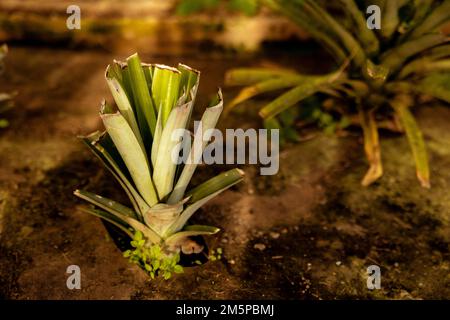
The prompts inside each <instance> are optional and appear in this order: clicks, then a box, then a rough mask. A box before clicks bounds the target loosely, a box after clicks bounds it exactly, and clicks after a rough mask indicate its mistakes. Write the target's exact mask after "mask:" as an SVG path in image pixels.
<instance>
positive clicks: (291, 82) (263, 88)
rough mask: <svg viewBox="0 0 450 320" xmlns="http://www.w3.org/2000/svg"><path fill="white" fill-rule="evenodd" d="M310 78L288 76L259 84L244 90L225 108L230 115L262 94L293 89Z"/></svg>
mask: <svg viewBox="0 0 450 320" xmlns="http://www.w3.org/2000/svg"><path fill="white" fill-rule="evenodd" d="M307 79H308V77H304V76H301V75H286V76H281V77H277V78H274V79H269V80H265V81H262V82H259V83H257V84H255V85H252V86H250V87H246V88H244V89H242V90H241V91H240V92H239V94H238V95H237V96H236V97H235V98H234V99H233V100H232V101H231V102H230V103H229V104H228V106H227V107H226V108H225V113H228V112H229V111H230V110H231V109H233V108H234V107H235V106H236V105H238V104H240V103H242V102H244V101H246V100H248V99H250V98H252V97H254V96H256V95H259V94H262V93H266V92H271V91H276V90H280V89H286V88H291V87H294V86H296V85H299V84H300V83H301V82H303V81H305V80H307Z"/></svg>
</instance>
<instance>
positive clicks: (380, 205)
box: [0, 47, 450, 299]
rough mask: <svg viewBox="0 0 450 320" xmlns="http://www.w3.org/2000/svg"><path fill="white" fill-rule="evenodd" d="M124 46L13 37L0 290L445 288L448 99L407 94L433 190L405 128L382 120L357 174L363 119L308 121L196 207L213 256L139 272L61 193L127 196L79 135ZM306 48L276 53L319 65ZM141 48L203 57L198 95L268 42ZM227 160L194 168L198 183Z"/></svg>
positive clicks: (2, 154)
mask: <svg viewBox="0 0 450 320" xmlns="http://www.w3.org/2000/svg"><path fill="white" fill-rule="evenodd" d="M130 53H132V52H125V53H124V52H122V53H116V54H113V53H108V52H96V51H77V52H72V51H68V50H60V49H48V48H39V47H13V48H11V55H10V56H9V57H8V59H7V70H6V73H5V75H4V77H2V79H1V80H0V88H2V91H13V90H17V91H18V95H17V98H16V107H15V109H13V110H11V111H10V112H9V113H8V114H6V117H8V119H9V121H10V123H11V125H10V127H9V128H7V129H5V130H2V131H1V132H0V297H1V298H5V299H181V298H185V299H227V298H228V299H244V298H247V299H260V298H263V299H265V298H283V299H344V298H357V299H373V298H376V299H378V298H381V299H384V298H395V299H410V298H413V299H449V298H450V263H449V262H450V260H449V257H450V226H449V218H450V193H449V192H448V191H449V185H450V171H449V170H448V168H449V165H450V144H449V141H450V131H449V130H448V123H449V121H450V110H449V109H448V108H447V107H444V106H440V105H429V106H427V107H424V108H421V109H420V110H416V111H417V114H418V119H419V124H420V126H421V127H422V129H423V130H424V134H425V137H426V140H427V142H428V147H429V152H430V158H431V167H432V188H431V189H430V190H426V189H423V188H421V187H420V186H419V184H418V182H417V181H416V179H415V176H414V166H413V162H412V160H411V155H410V151H409V149H408V145H407V143H406V140H405V138H404V137H403V136H396V135H391V134H390V135H388V134H384V135H383V137H382V154H383V160H384V165H385V175H384V177H383V178H382V179H381V180H380V181H379V182H378V183H376V184H375V185H373V186H371V187H369V188H362V187H360V184H359V180H360V178H361V177H362V176H363V174H364V172H365V170H366V163H365V160H364V157H363V151H362V145H361V141H360V138H359V135H356V134H349V135H347V136H346V137H336V136H327V135H324V134H322V133H320V132H317V133H315V137H314V138H313V139H310V140H307V141H305V142H302V143H299V144H293V145H287V146H285V148H284V149H283V151H282V153H281V156H280V172H279V174H278V175H276V176H269V177H267V176H266V177H264V176H259V175H258V174H257V173H258V171H257V169H258V168H256V167H252V166H245V167H243V169H244V170H245V171H246V179H245V181H244V182H243V183H241V184H240V185H238V186H236V187H234V188H233V189H232V190H230V191H227V192H225V193H224V194H223V195H221V196H220V197H218V198H216V199H215V200H213V201H211V202H210V203H208V204H207V205H206V206H205V207H204V208H203V209H201V210H200V211H199V212H198V213H196V215H195V218H194V219H195V221H196V222H201V223H208V224H211V225H216V226H219V227H221V228H222V230H223V231H222V232H221V233H220V234H219V235H218V236H216V237H214V238H211V239H208V241H209V246H210V247H212V248H216V247H221V248H223V249H224V258H223V259H222V260H221V261H219V262H209V263H207V264H206V265H204V266H202V267H195V268H186V271H185V273H184V274H181V275H177V276H175V277H174V278H172V279H170V280H169V281H162V280H154V281H150V280H149V279H148V278H147V277H146V275H145V274H144V273H143V272H142V271H141V270H140V269H139V268H138V267H137V266H134V265H131V264H129V263H128V262H127V261H126V260H125V259H124V258H123V257H122V255H121V253H120V251H119V250H118V249H117V248H116V246H115V245H114V243H113V242H112V240H111V238H110V237H109V235H108V233H107V232H106V229H105V228H104V226H103V224H102V223H101V221H100V220H99V219H97V218H94V217H92V216H89V215H87V214H85V213H83V212H81V211H80V210H79V207H80V206H81V205H83V203H82V202H81V201H79V200H78V199H76V198H75V197H74V196H73V195H72V192H73V190H74V189H76V188H83V189H87V190H90V191H93V192H96V193H99V194H102V195H105V196H111V197H114V198H118V199H120V200H121V199H123V198H124V195H123V194H122V192H121V190H120V188H119V186H118V185H117V184H116V183H115V182H113V179H112V177H111V176H110V175H109V174H108V173H107V172H106V171H105V170H104V169H102V167H101V166H100V164H99V163H98V162H97V161H96V159H94V157H93V156H92V155H91V154H90V152H89V151H88V150H86V149H85V148H84V147H83V146H82V145H81V143H80V142H79V141H78V140H77V139H76V136H77V135H78V134H85V133H88V132H91V131H93V130H95V129H97V128H100V127H101V125H100V122H99V119H98V113H97V111H98V105H99V102H100V101H101V99H102V98H103V97H108V98H109V97H110V95H109V93H108V91H107V87H106V84H105V82H104V80H103V71H104V68H105V66H106V65H107V64H108V63H109V62H110V61H112V59H114V58H119V59H120V58H122V59H123V58H124V57H126V56H127V55H128V54H130ZM315 55H316V54H315V53H309V54H308V53H305V54H304V56H302V57H296V60H294V58H292V57H291V58H289V57H278V58H280V59H281V61H283V64H286V65H288V66H289V65H293V63H294V62H295V61H303V62H304V63H303V64H304V65H305V66H307V69H308V71H314V70H316V68H317V67H318V65H319V64H321V63H322V62H323V59H321V58H316V59H315V58H314V57H313V56H315ZM142 58H143V60H144V61H148V62H159V63H167V64H175V63H177V62H178V61H181V62H183V63H186V64H189V65H191V66H193V67H195V68H198V69H200V70H201V71H202V81H201V88H200V93H199V95H200V99H199V101H198V102H199V105H198V106H199V107H200V105H205V103H207V101H208V99H209V97H210V96H211V95H213V94H214V91H215V90H216V87H217V86H218V85H222V82H223V75H224V72H225V70H226V69H228V68H229V67H231V66H236V65H249V64H254V65H261V64H268V62H267V60H266V58H265V57H256V58H253V57H244V58H237V57H236V56H227V55H218V54H216V53H214V52H210V53H203V54H192V55H188V56H181V57H176V58H175V57H173V56H166V55H159V54H154V55H149V54H147V55H145V56H143V57H142ZM299 59H300V60H299ZM230 97H231V94H230V93H229V90H227V91H225V98H226V100H229V98H230ZM253 110H254V108H252V111H249V112H244V113H241V114H240V115H239V116H236V117H233V116H232V117H231V118H227V119H225V120H224V122H223V123H222V127H238V126H241V127H248V126H254V125H257V124H258V123H257V122H250V120H246V119H255V118H249V117H248V116H249V115H250V114H252V112H253ZM253 113H254V112H253ZM252 121H254V120H252ZM222 170H224V168H223V167H220V166H214V167H204V168H201V174H200V176H199V177H197V178H196V179H195V180H194V183H198V182H199V181H201V180H204V179H205V178H207V177H209V176H210V175H212V174H213V173H217V172H220V171H222ZM256 244H258V246H257V247H261V244H264V245H265V249H264V250H259V249H256V248H255V245H256ZM71 264H76V265H79V266H80V268H81V274H82V282H81V285H82V289H81V290H73V291H71V290H69V289H67V287H66V279H67V276H68V275H67V274H66V268H67V266H69V265H71ZM373 264H376V265H379V266H380V267H381V270H382V289H381V290H374V291H370V290H368V289H367V287H366V278H367V275H366V269H367V267H368V266H369V265H373Z"/></svg>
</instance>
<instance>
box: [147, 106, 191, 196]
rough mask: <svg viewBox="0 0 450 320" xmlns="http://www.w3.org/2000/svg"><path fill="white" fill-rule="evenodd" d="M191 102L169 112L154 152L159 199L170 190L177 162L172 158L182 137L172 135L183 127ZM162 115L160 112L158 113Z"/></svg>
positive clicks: (155, 180) (179, 147) (178, 149)
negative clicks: (156, 149) (175, 137)
mask: <svg viewBox="0 0 450 320" xmlns="http://www.w3.org/2000/svg"><path fill="white" fill-rule="evenodd" d="M191 108H192V102H188V103H186V104H184V105H182V106H179V107H176V108H175V109H173V110H172V112H171V113H170V116H169V119H168V120H167V124H166V126H165V127H164V129H163V130H162V133H161V138H160V142H159V143H158V151H157V152H156V159H155V166H154V173H153V181H154V183H155V187H156V190H157V192H158V195H159V199H165V198H166V196H167V195H168V194H169V193H170V192H171V191H172V188H173V184H174V179H175V173H176V168H177V163H176V162H175V161H174V160H175V159H174V158H173V157H174V156H175V155H176V156H177V155H178V154H179V151H180V149H181V144H182V143H181V140H182V137H181V136H178V137H177V139H173V137H172V135H173V134H174V132H175V131H176V130H178V129H185V128H186V123H187V120H188V117H189V115H190V111H191ZM159 117H162V114H160V115H159Z"/></svg>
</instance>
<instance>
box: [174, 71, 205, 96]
mask: <svg viewBox="0 0 450 320" xmlns="http://www.w3.org/2000/svg"><path fill="white" fill-rule="evenodd" d="M177 69H178V71H180V72H181V79H180V92H179V93H178V96H181V95H182V94H183V93H184V92H186V94H189V93H190V92H191V90H192V89H194V88H195V87H197V86H198V83H199V81H200V71H198V70H195V69H193V68H191V67H189V66H187V65H184V64H181V63H179V64H178V67H177ZM196 93H197V92H196V90H195V92H193V96H194V97H195V95H196Z"/></svg>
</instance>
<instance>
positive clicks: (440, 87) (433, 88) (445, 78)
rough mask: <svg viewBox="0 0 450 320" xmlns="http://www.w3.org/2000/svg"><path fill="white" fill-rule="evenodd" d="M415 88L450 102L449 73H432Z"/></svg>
mask: <svg viewBox="0 0 450 320" xmlns="http://www.w3.org/2000/svg"><path fill="white" fill-rule="evenodd" d="M413 89H415V90H417V91H418V92H420V93H423V94H428V95H431V96H433V97H436V98H438V99H441V100H443V101H445V102H447V103H450V75H449V74H448V73H433V74H430V75H428V76H427V77H425V78H424V79H422V80H421V81H420V82H419V83H418V85H416V86H414V87H413Z"/></svg>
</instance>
